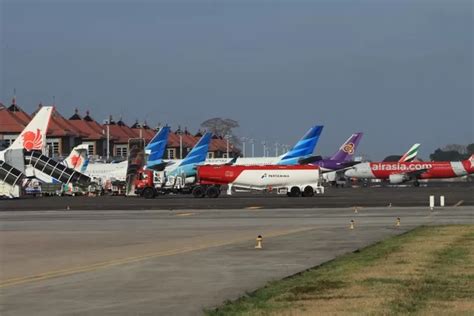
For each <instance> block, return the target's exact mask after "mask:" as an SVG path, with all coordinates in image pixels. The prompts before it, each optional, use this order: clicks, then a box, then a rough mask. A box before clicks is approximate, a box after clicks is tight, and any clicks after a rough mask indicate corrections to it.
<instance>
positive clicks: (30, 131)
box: [9, 106, 54, 151]
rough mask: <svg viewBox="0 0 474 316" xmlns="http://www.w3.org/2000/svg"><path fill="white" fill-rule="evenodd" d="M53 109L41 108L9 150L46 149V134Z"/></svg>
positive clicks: (48, 107)
mask: <svg viewBox="0 0 474 316" xmlns="http://www.w3.org/2000/svg"><path fill="white" fill-rule="evenodd" d="M53 109H54V107H52V106H43V107H42V108H41V109H40V110H39V111H38V112H37V113H36V115H35V117H33V119H32V120H31V121H30V123H29V124H28V125H27V126H26V127H25V129H24V130H23V131H22V132H21V134H20V136H18V137H17V139H15V141H14V142H13V144H11V146H10V147H9V149H26V150H28V151H32V150H41V151H43V149H44V148H45V147H46V132H47V131H48V125H49V120H50V118H51V114H52V113H53Z"/></svg>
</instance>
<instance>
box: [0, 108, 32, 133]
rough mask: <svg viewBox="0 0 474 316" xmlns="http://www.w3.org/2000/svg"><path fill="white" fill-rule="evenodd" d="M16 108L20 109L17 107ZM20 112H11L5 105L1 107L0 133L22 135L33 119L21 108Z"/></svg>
mask: <svg viewBox="0 0 474 316" xmlns="http://www.w3.org/2000/svg"><path fill="white" fill-rule="evenodd" d="M16 108H19V107H18V106H16ZM19 109H20V110H19V111H10V110H8V108H6V107H5V106H4V105H3V104H2V105H1V106H0V132H1V133H21V131H23V129H24V128H25V126H26V125H28V123H29V121H30V120H31V117H30V116H29V115H28V114H27V113H26V112H25V111H23V110H22V109H21V108H19Z"/></svg>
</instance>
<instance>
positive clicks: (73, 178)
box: [24, 151, 91, 185]
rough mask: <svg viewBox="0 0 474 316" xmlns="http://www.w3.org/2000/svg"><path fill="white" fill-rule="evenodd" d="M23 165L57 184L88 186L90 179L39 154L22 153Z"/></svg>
mask: <svg viewBox="0 0 474 316" xmlns="http://www.w3.org/2000/svg"><path fill="white" fill-rule="evenodd" d="M24 157H25V164H29V165H31V166H32V167H33V168H34V169H35V170H38V171H40V172H42V173H44V174H46V175H48V176H50V177H52V178H54V179H56V180H58V181H59V182H62V183H64V184H69V183H73V184H81V185H88V184H89V183H90V181H91V179H90V178H89V177H88V176H86V175H84V174H82V173H80V172H78V171H76V170H74V169H71V168H68V167H66V166H65V165H63V164H62V163H61V162H58V161H56V160H54V159H52V158H49V157H47V156H45V155H43V154H41V153H40V152H37V151H31V152H27V151H25V152H24Z"/></svg>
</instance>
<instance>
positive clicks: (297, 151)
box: [279, 125, 324, 164]
mask: <svg viewBox="0 0 474 316" xmlns="http://www.w3.org/2000/svg"><path fill="white" fill-rule="evenodd" d="M323 127H324V126H322V125H316V126H313V127H312V128H310V129H309V130H308V131H307V132H306V134H304V136H303V137H302V138H301V139H300V140H299V141H298V142H297V143H296V145H295V146H294V147H293V148H292V149H291V150H290V151H289V152H287V153H286V154H284V155H283V156H282V158H281V160H280V162H279V164H284V162H285V161H289V160H292V159H295V158H301V157H305V156H308V155H311V154H312V153H313V151H314V148H315V147H316V145H317V144H318V141H319V137H320V136H321V132H322V131H323Z"/></svg>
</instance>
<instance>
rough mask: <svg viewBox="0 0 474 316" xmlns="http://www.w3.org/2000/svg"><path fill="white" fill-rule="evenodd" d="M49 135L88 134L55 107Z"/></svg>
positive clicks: (79, 135)
mask: <svg viewBox="0 0 474 316" xmlns="http://www.w3.org/2000/svg"><path fill="white" fill-rule="evenodd" d="M42 106H43V105H41V104H39V106H38V109H37V110H36V111H35V112H33V113H32V114H31V116H34V115H36V113H37V112H38V111H39V109H40V108H41V107H42ZM46 135H47V136H53V137H64V136H75V137H86V136H87V134H86V133H85V132H83V131H82V130H81V129H78V128H77V127H76V126H74V125H73V124H71V123H70V122H69V121H68V120H66V119H65V118H64V117H63V116H62V115H61V114H60V113H59V112H58V111H57V110H56V108H55V109H54V111H53V113H52V115H51V120H50V121H49V126H48V133H47V134H46Z"/></svg>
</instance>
